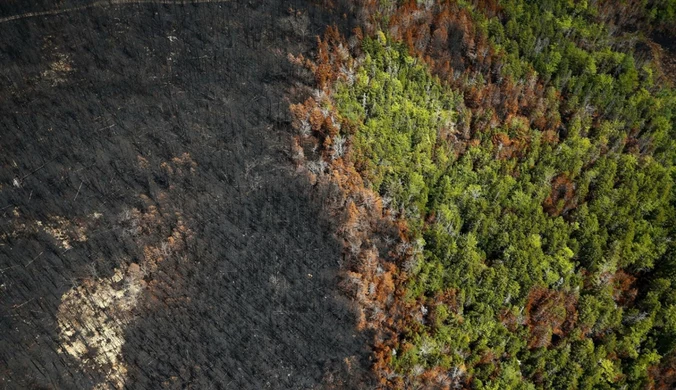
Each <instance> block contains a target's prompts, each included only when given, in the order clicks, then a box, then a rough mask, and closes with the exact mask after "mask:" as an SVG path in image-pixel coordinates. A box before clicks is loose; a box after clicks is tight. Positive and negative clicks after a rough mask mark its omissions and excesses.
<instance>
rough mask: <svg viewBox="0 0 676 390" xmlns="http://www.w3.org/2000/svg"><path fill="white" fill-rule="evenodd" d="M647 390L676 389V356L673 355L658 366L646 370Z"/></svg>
mask: <svg viewBox="0 0 676 390" xmlns="http://www.w3.org/2000/svg"><path fill="white" fill-rule="evenodd" d="M648 379H649V382H648V385H647V386H646V388H647V389H649V390H671V389H674V388H676V355H674V354H673V353H672V354H671V356H668V357H666V358H664V359H663V360H662V363H661V364H660V365H659V366H652V367H650V368H649V369H648Z"/></svg>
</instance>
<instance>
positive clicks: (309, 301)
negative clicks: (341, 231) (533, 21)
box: [0, 0, 369, 389]
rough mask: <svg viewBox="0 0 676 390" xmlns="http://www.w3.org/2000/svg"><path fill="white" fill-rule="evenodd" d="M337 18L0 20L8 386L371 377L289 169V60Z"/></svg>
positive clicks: (174, 11) (325, 238)
mask: <svg viewBox="0 0 676 390" xmlns="http://www.w3.org/2000/svg"><path fill="white" fill-rule="evenodd" d="M72 6H81V4H80V3H76V4H72ZM61 7H63V8H64V9H65V8H67V6H66V5H64V4H63V3H62V4H61ZM28 8H29V7H28V6H26V5H25V4H15V5H14V4H12V3H9V5H5V6H4V7H3V8H2V9H1V10H0V11H1V12H2V13H3V15H2V16H1V17H0V18H6V17H10V16H13V15H17V14H21V13H27V12H38V11H45V10H49V9H50V6H49V5H41V6H35V9H28ZM334 19H335V20H334ZM334 22H337V23H344V24H345V23H348V21H347V20H345V19H341V18H333V17H332V16H331V14H330V13H329V12H328V11H326V10H321V9H319V8H314V7H312V6H309V5H308V4H307V3H306V2H302V1H295V2H285V1H279V0H263V1H249V2H235V1H233V2H214V3H200V4H186V5H183V4H153V3H138V4H118V5H112V6H92V7H88V8H82V9H75V10H72V11H69V12H62V13H55V14H51V15H43V16H35V17H26V18H18V19H15V20H6V21H3V22H2V23H0V133H1V134H0V135H1V137H0V167H1V168H0V210H1V213H2V216H1V218H0V236H1V237H0V332H1V333H2V337H0V386H2V387H3V388H7V389H23V388H44V389H48V388H52V389H56V388H58V389H75V388H78V389H80V388H104V389H105V388H122V387H124V388H149V389H151V388H152V389H156V388H195V389H206V388H247V389H248V388H256V389H261V388H324V387H338V388H351V387H357V386H360V385H361V386H363V385H364V383H365V382H364V381H368V380H369V374H368V356H369V351H368V349H367V347H366V345H367V342H366V335H364V334H360V333H358V332H357V331H356V330H355V323H356V319H355V315H354V314H353V312H352V310H351V309H350V307H349V301H348V300H347V299H346V298H344V297H343V296H342V295H341V293H340V292H339V291H338V288H337V284H338V280H339V269H340V264H339V263H340V261H341V250H342V249H341V244H340V243H339V242H338V241H337V239H336V238H335V237H334V236H333V235H332V233H331V232H332V228H331V226H330V224H329V222H328V220H326V219H325V218H324V217H323V216H322V210H321V208H322V202H323V198H324V196H325V193H324V191H325V190H323V189H319V188H318V187H312V186H311V184H310V183H309V182H308V180H307V178H305V177H303V175H299V174H297V173H296V172H295V170H294V167H293V164H292V163H291V161H290V158H289V155H288V151H289V143H290V139H291V134H290V131H291V128H290V117H289V113H288V105H289V99H290V96H289V93H290V92H289V91H290V90H292V89H293V88H294V86H297V85H301V84H303V83H305V82H306V80H304V79H303V77H302V76H301V75H300V74H299V72H298V69H297V68H295V67H294V65H293V64H291V63H289V62H288V61H287V54H288V53H294V54H297V53H304V52H308V51H309V50H311V47H312V46H313V45H314V42H315V41H314V36H315V35H316V34H320V33H321V32H322V31H323V30H324V28H325V26H326V25H327V24H330V23H334ZM346 28H349V26H346ZM291 99H293V98H291Z"/></svg>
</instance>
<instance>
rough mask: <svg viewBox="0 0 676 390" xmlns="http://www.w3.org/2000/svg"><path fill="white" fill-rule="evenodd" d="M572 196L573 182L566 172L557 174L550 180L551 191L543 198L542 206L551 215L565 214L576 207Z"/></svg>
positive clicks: (573, 191) (573, 190)
mask: <svg viewBox="0 0 676 390" xmlns="http://www.w3.org/2000/svg"><path fill="white" fill-rule="evenodd" d="M574 196H575V184H573V182H571V181H570V179H569V178H568V176H567V175H566V174H561V175H558V176H556V177H555V178H554V179H553V180H552V192H551V193H550V194H549V196H548V197H547V199H545V201H544V203H543V205H542V207H543V208H544V210H545V211H546V212H547V213H548V214H549V215H551V216H559V215H562V214H563V215H566V214H567V213H568V212H569V211H570V210H573V209H575V208H576V207H577V202H576V201H575V198H574Z"/></svg>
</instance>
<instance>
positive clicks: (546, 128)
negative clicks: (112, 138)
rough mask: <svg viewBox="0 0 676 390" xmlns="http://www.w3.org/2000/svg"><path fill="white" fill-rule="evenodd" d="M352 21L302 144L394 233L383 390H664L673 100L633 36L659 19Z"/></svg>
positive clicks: (670, 376)
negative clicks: (404, 313) (395, 328)
mask: <svg viewBox="0 0 676 390" xmlns="http://www.w3.org/2000/svg"><path fill="white" fill-rule="evenodd" d="M359 6H360V7H364V9H365V10H366V11H364V12H363V17H362V19H361V26H360V27H359V28H358V29H357V30H356V31H355V33H354V34H353V35H354V37H353V39H352V40H351V41H350V42H351V44H350V45H349V46H351V49H352V50H351V51H350V53H349V56H350V59H349V60H345V58H344V57H346V56H347V55H346V54H345V53H344V50H343V49H344V47H343V44H342V43H341V44H340V45H334V46H333V49H331V47H329V46H326V48H328V50H329V51H331V50H334V51H335V52H336V53H334V54H332V55H328V54H326V53H324V54H325V55H324V57H325V58H324V60H323V61H324V62H328V63H330V64H331V65H333V67H334V68H335V74H331V71H328V70H327V69H326V68H325V67H324V68H323V67H322V66H321V65H320V66H319V67H318V68H317V73H318V77H317V79H318V81H319V83H320V84H328V87H327V88H328V89H330V93H331V101H330V103H327V104H326V105H325V106H326V107H325V108H326V109H331V110H334V111H335V115H336V117H337V118H339V122H341V123H342V124H343V126H342V128H341V130H340V131H338V130H336V129H333V131H331V132H328V133H326V134H324V135H322V134H319V135H318V137H320V138H321V137H324V139H325V141H324V145H330V144H332V142H333V143H335V140H340V141H341V145H342V142H344V140H345V139H346V140H347V145H348V146H349V157H346V158H345V160H346V161H349V162H350V163H351V164H353V165H354V168H355V169H356V171H357V172H359V175H360V176H361V177H362V179H363V185H364V187H365V188H366V189H368V190H370V191H373V192H374V193H377V194H378V196H379V197H380V199H381V200H382V204H383V205H384V207H386V208H387V209H388V210H390V213H391V214H390V216H391V218H393V219H396V220H400V221H403V222H405V224H406V240H407V242H409V243H410V245H409V246H410V247H411V249H410V250H409V251H408V252H407V255H406V256H405V258H404V259H402V260H401V261H399V264H398V267H399V269H400V270H399V272H400V273H401V274H402V275H405V277H402V278H403V280H405V282H404V283H403V285H402V286H401V288H402V289H403V293H402V294H401V298H400V300H401V301H402V303H401V305H405V306H406V307H409V308H415V310H417V312H418V313H419V315H411V316H410V317H411V318H410V319H409V320H407V321H405V326H403V327H401V329H399V332H400V335H399V336H400V337H399V338H398V339H397V341H396V346H395V347H394V348H393V349H392V350H391V351H390V352H388V356H391V357H388V359H387V361H388V364H389V365H390V368H391V371H389V373H388V374H387V376H388V378H386V379H384V382H383V383H389V384H390V385H391V386H393V387H400V386H401V387H405V386H407V385H406V384H410V383H415V380H414V379H411V378H422V379H420V381H421V383H426V384H427V385H429V386H431V384H432V383H435V384H436V385H439V386H440V387H447V388H457V387H467V388H474V389H536V388H551V389H611V388H612V389H615V388H625V389H639V388H671V386H673V385H674V383H676V362H675V361H676V355H675V354H676V243H674V242H673V238H674V237H675V235H676V224H675V223H674V221H676V215H675V211H676V209H675V206H676V197H675V189H674V188H673V185H674V179H675V174H676V172H675V170H674V160H675V158H676V148H675V146H676V145H675V142H674V140H675V139H676V128H675V127H674V121H675V119H676V117H675V115H676V111H675V110H676V93H675V91H674V89H673V88H672V87H671V81H670V80H669V77H668V75H666V74H665V73H664V72H663V71H662V69H661V68H660V64H659V60H658V58H657V57H656V56H655V55H654V54H653V53H654V50H652V49H651V48H652V47H654V46H655V44H654V43H652V42H651V41H650V34H652V33H654V32H662V33H668V32H669V30H670V28H671V26H673V25H674V18H675V10H676V2H674V1H643V2H631V1H623V2H620V3H619V4H617V3H615V2H612V3H611V2H604V1H590V2H588V1H558V0H556V1H555V0H552V1H525V0H509V1H497V2H496V1H493V2H490V1H485V2H484V1H478V2H468V1H463V0H460V1H440V2H434V1H418V2H415V1H413V2H399V3H398V2H394V1H384V0H383V1H380V2H366V3H365V4H361V5H359ZM354 38H356V40H357V41H358V43H355V39H354ZM345 45H346V46H347V45H348V44H345ZM340 58H342V60H340ZM319 61H320V62H321V61H322V60H321V59H320V60H319ZM337 62H340V64H337ZM322 72H324V74H321V73H322ZM321 132H322V131H321V129H320V130H318V133H321ZM327 139H328V141H327ZM333 158H335V156H333ZM430 378H433V379H430Z"/></svg>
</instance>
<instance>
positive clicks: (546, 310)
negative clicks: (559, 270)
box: [526, 287, 578, 348]
mask: <svg viewBox="0 0 676 390" xmlns="http://www.w3.org/2000/svg"><path fill="white" fill-rule="evenodd" d="M576 304H577V298H576V297H575V296H574V295H571V294H567V293H564V292H561V291H555V290H550V289H547V288H542V287H537V288H534V289H533V290H531V292H530V294H529V295H528V301H527V303H526V324H527V325H528V329H529V331H530V339H529V341H528V346H529V348H541V347H548V346H549V345H550V344H551V342H552V336H553V335H556V336H559V337H565V336H566V335H567V334H568V333H569V332H570V331H571V330H572V329H573V327H574V326H575V323H576V322H577V316H578V313H577V309H576Z"/></svg>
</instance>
